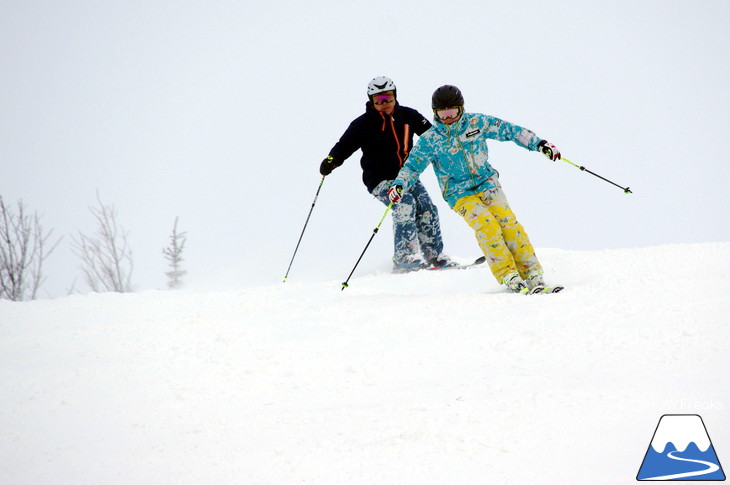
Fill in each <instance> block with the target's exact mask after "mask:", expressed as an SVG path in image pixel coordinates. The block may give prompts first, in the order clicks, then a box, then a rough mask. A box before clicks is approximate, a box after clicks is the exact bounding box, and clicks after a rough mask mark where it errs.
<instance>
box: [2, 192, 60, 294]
mask: <svg viewBox="0 0 730 485" xmlns="http://www.w3.org/2000/svg"><path fill="white" fill-rule="evenodd" d="M52 233H53V231H48V232H44V231H43V227H42V226H41V223H40V217H38V214H37V213H33V215H32V216H30V215H28V214H26V209H25V204H23V201H22V200H20V201H18V204H17V212H15V211H13V209H12V207H8V206H7V205H5V201H4V200H3V198H2V196H0V298H5V299H8V300H12V301H23V300H25V299H26V297H28V299H31V300H35V299H36V297H37V295H38V288H40V286H41V284H42V283H43V282H44V281H45V280H46V278H45V277H44V276H43V271H42V269H43V262H44V261H45V260H46V258H48V256H50V254H51V253H52V252H53V250H54V249H56V246H58V243H59V242H61V239H62V238H58V240H57V241H56V242H55V243H53V245H52V246H51V247H50V248H49V247H48V241H49V239H50V237H51V234H52Z"/></svg>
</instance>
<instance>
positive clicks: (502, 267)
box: [388, 85, 562, 293]
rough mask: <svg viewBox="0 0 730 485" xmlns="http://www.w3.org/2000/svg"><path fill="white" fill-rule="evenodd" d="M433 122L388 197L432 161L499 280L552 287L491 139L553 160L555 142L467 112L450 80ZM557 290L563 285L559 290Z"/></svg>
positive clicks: (528, 287)
mask: <svg viewBox="0 0 730 485" xmlns="http://www.w3.org/2000/svg"><path fill="white" fill-rule="evenodd" d="M431 101H432V102H431V106H432V108H433V111H434V123H433V126H432V127H431V128H430V129H429V130H428V131H427V132H426V133H424V134H423V135H422V136H421V137H420V138H419V140H418V142H417V143H416V145H415V146H414V147H413V150H411V152H410V154H409V156H408V159H407V160H406V163H405V164H404V165H403V168H401V170H400V172H399V173H398V176H397V177H396V179H395V180H394V181H393V183H392V184H391V188H390V190H389V192H388V195H389V197H390V200H391V201H393V202H398V201H399V200H400V193H401V192H402V191H403V190H407V189H408V188H409V187H410V186H411V185H412V184H413V183H415V181H416V180H418V177H419V176H420V174H421V173H422V172H423V171H424V170H425V169H426V167H427V166H428V165H429V164H431V165H433V169H434V172H435V173H436V177H437V179H438V182H439V185H440V187H441V192H442V194H443V197H444V200H446V202H447V203H448V204H449V206H450V207H451V208H452V209H454V210H455V211H456V212H457V213H458V214H459V215H461V216H462V217H463V218H464V219H465V220H466V222H467V223H468V224H469V226H470V227H471V228H472V229H473V230H474V232H475V234H476V238H477V242H478V243H479V246H480V248H481V250H482V252H483V253H484V256H485V257H486V258H487V262H488V263H489V267H490V269H491V271H492V274H493V275H494V277H495V278H496V279H497V281H498V282H500V283H501V284H504V285H506V286H507V288H509V289H510V290H511V291H514V292H517V293H528V292H529V293H540V292H549V291H554V290H555V288H560V289H562V287H555V288H549V287H547V286H546V285H545V282H544V280H543V269H542V267H541V265H540V263H539V261H538V260H537V256H536V255H535V251H534V249H533V247H532V244H531V243H530V241H529V238H528V237H527V233H526V232H525V230H524V228H523V227H522V225H521V224H520V223H519V222H518V221H517V219H516V217H515V215H514V213H513V212H512V210H511V209H510V207H509V203H508V202H507V198H506V197H505V195H504V192H503V191H502V187H501V185H500V183H499V175H498V173H497V171H496V170H495V169H494V167H492V165H491V164H490V163H489V147H488V146H487V140H490V139H491V140H499V141H511V142H514V143H515V144H517V145H519V146H521V147H522V148H525V149H527V150H531V151H540V152H542V153H543V154H544V155H546V156H547V157H548V158H550V159H551V160H557V159H559V158H560V152H559V151H558V150H557V148H555V146H554V145H552V144H550V143H548V142H547V141H545V140H543V139H541V138H540V137H538V136H537V135H535V133H533V132H532V131H530V130H528V129H526V128H523V127H521V126H518V125H515V124H512V123H509V122H507V121H504V120H501V119H499V118H496V117H494V116H489V115H485V114H481V113H465V112H464V97H463V96H462V94H461V91H460V90H459V89H458V88H457V87H455V86H451V85H445V86H441V87H440V88H438V89H437V90H436V91H435V92H434V94H433V97H432V100H431ZM558 291H559V290H558Z"/></svg>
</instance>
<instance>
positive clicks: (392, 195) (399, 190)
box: [388, 185, 403, 204]
mask: <svg viewBox="0 0 730 485" xmlns="http://www.w3.org/2000/svg"><path fill="white" fill-rule="evenodd" d="M402 194H403V187H401V186H400V185H394V186H392V187H391V188H389V189H388V198H389V199H390V201H391V202H392V203H394V204H397V203H398V201H399V200H400V196H401V195H402Z"/></svg>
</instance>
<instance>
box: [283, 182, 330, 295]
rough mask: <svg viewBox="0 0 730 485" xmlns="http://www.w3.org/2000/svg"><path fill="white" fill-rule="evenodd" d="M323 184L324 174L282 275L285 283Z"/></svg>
mask: <svg viewBox="0 0 730 485" xmlns="http://www.w3.org/2000/svg"><path fill="white" fill-rule="evenodd" d="M323 184H324V176H322V181H321V182H320V183H319V187H317V193H316V194H314V200H313V201H312V207H311V208H310V209H309V214H308V215H307V220H306V221H305V222H304V227H303V228H302V233H301V234H300V235H299V241H297V247H296V248H294V254H293V255H292V257H291V261H289V267H288V268H287V269H286V274H285V275H284V283H286V280H287V279H288V278H289V271H290V270H291V265H292V263H293V262H294V258H295V257H296V255H297V251H298V250H299V244H300V243H301V242H302V237H304V231H305V230H306V229H307V224H309V218H310V217H312V211H313V210H314V204H316V203H317V197H319V191H320V190H322V185H323Z"/></svg>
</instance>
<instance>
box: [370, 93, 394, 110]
mask: <svg viewBox="0 0 730 485" xmlns="http://www.w3.org/2000/svg"><path fill="white" fill-rule="evenodd" d="M393 101H395V94H394V93H393V91H387V92H385V93H379V94H373V104H377V105H378V106H380V105H381V104H386V103H392V102H393Z"/></svg>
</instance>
